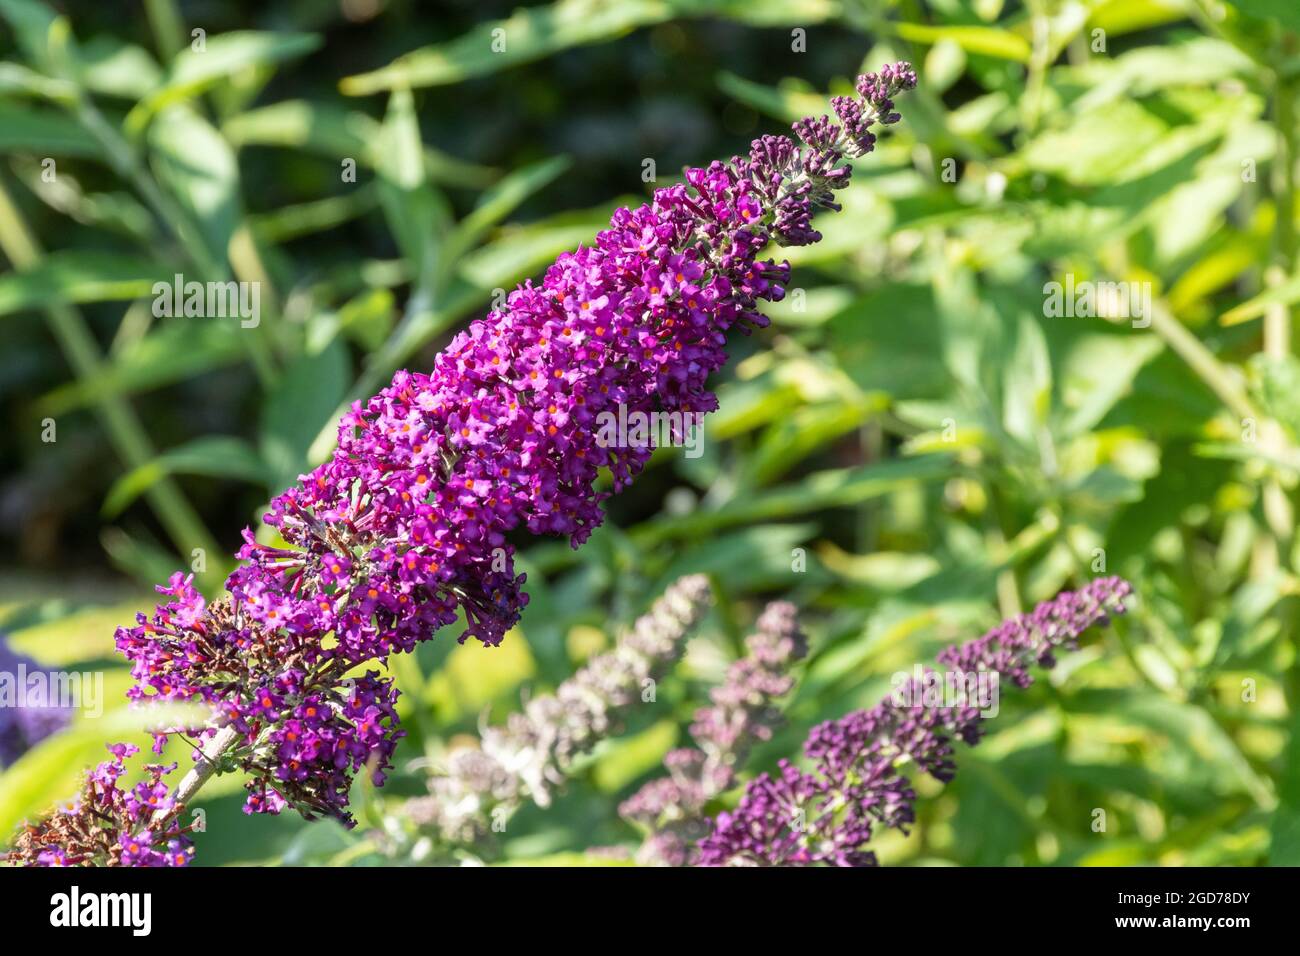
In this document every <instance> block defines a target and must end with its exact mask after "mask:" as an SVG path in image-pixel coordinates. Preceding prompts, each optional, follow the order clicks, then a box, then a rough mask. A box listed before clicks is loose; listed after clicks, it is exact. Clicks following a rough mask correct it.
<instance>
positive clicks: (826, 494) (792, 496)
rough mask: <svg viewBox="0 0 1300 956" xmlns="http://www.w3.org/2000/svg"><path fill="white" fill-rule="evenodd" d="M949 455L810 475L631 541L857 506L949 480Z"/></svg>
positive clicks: (667, 521) (642, 531)
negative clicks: (916, 486)
mask: <svg viewBox="0 0 1300 956" xmlns="http://www.w3.org/2000/svg"><path fill="white" fill-rule="evenodd" d="M952 468H953V464H952V459H951V457H950V456H948V455H925V456H922V457H918V458H905V459H894V460H890V461H884V462H881V463H880V464H876V465H860V466H858V467H856V468H841V469H835V470H832V471H822V472H818V473H817V474H814V475H810V476H809V477H807V478H805V479H804V480H803V481H800V482H797V483H795V484H791V485H782V486H780V487H777V488H773V489H771V490H769V491H763V492H758V493H756V494H751V495H746V496H745V497H743V498H738V499H736V500H734V501H730V502H728V503H726V504H724V505H722V506H720V507H718V508H716V509H713V510H707V511H706V510H699V511H694V512H691V513H690V514H687V515H682V516H680V517H667V516H661V517H659V518H657V519H655V520H654V521H653V522H647V523H646V524H643V525H640V526H638V528H637V529H636V530H635V531H634V532H633V537H634V538H635V539H636V541H637V543H638V544H640V545H642V546H648V545H649V544H651V543H654V542H658V541H662V540H665V539H672V538H677V537H681V536H701V535H707V534H711V533H713V532H715V531H718V530H721V529H723V528H730V527H735V526H736V525H744V524H754V523H758V522H762V521H773V520H780V519H783V518H791V517H795V516H798V515H803V514H807V513H809V512H812V511H818V510H822V509H825V508H839V507H844V506H848V505H856V504H861V503H862V502H864V501H870V500H871V499H872V498H878V497H880V496H881V495H885V494H888V493H889V492H891V491H897V490H898V489H900V488H905V487H907V486H909V485H912V484H915V483H916V482H923V481H933V480H936V479H940V478H947V477H948V476H950V475H951V474H952Z"/></svg>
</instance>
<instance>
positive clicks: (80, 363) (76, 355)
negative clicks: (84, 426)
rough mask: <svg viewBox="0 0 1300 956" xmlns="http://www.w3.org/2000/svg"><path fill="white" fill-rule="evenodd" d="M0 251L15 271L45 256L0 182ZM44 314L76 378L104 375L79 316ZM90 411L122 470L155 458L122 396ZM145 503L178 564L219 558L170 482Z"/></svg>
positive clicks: (103, 399) (155, 488) (50, 310)
mask: <svg viewBox="0 0 1300 956" xmlns="http://www.w3.org/2000/svg"><path fill="white" fill-rule="evenodd" d="M0 250H2V251H3V252H4V254H5V256H6V257H7V258H8V259H9V261H10V263H12V264H13V267H14V269H15V270H17V271H22V270H24V269H30V268H32V267H33V266H35V265H36V264H37V263H39V262H40V260H41V259H42V258H43V255H44V253H43V252H42V250H41V248H40V246H39V245H38V244H37V242H36V238H35V237H34V236H33V235H32V232H31V230H30V229H29V228H28V226H27V223H26V222H25V221H24V220H23V218H22V214H21V213H20V212H19V211H18V207H17V206H15V205H14V203H13V201H12V200H11V199H10V197H9V193H8V192H7V191H6V190H5V188H4V183H3V182H0ZM45 314H46V316H47V317H48V319H49V323H50V328H51V329H52V331H53V332H54V336H55V338H56V339H58V342H59V347H60V348H61V349H62V351H63V354H64V356H65V357H66V358H67V361H68V364H69V365H70V366H72V370H73V372H74V374H75V375H76V376H77V378H78V379H81V380H83V381H88V380H92V379H95V378H97V377H99V376H100V375H101V374H102V373H103V357H102V355H101V354H100V351H99V346H98V344H97V343H96V342H95V338H94V336H93V335H92V334H91V332H90V329H89V327H88V326H87V325H86V322H85V319H83V318H82V316H81V313H80V312H79V311H77V310H76V309H75V308H73V307H72V306H70V305H66V304H64V303H52V304H50V305H48V306H47V307H46V309H45ZM95 409H96V412H97V413H98V415H99V418H100V420H101V421H102V422H103V424H104V429H105V430H106V431H107V432H108V437H109V441H110V442H111V443H112V445H113V448H114V450H115V451H116V452H117V454H118V457H120V458H121V459H122V461H123V462H124V463H125V464H126V465H127V467H129V468H138V467H140V466H141V465H145V464H147V463H148V462H150V461H152V460H153V459H154V458H155V457H156V454H157V453H156V451H155V450H154V448H153V446H152V444H151V443H150V441H149V437H148V435H147V434H146V432H145V430H144V428H143V427H142V426H141V424H140V420H139V419H138V418H136V416H135V412H134V411H133V410H132V409H131V405H130V403H129V402H128V401H127V400H126V399H125V398H124V397H123V396H122V395H120V394H119V393H117V392H112V391H106V392H104V393H102V394H100V396H99V397H98V399H97V401H96V405H95ZM145 498H146V499H147V500H148V502H149V504H150V506H151V507H152V508H153V511H154V513H155V514H156V515H157V516H158V520H159V521H161V522H162V524H163V527H164V528H166V529H167V533H168V535H169V536H170V537H171V539H172V541H173V543H174V544H175V545H176V547H177V548H178V549H179V550H180V553H181V556H182V558H184V557H186V556H187V555H190V554H191V553H192V552H193V550H194V549H195V548H202V549H203V550H204V551H205V552H206V553H207V554H209V555H211V556H213V557H215V556H216V555H218V554H220V548H219V546H218V545H217V542H216V540H215V539H214V538H213V537H212V535H211V534H210V533H209V532H208V529H207V528H206V527H204V525H203V521H202V519H201V518H200V517H199V515H198V512H196V511H195V510H194V508H193V507H192V506H191V505H190V503H189V501H188V500H186V498H185V496H184V495H183V494H182V493H181V490H180V488H179V486H178V485H177V484H176V482H175V480H174V479H172V478H170V477H165V478H161V479H159V480H158V481H157V482H156V483H155V484H154V485H152V486H151V487H150V488H149V490H148V491H146V492H145Z"/></svg>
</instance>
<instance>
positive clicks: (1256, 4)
mask: <svg viewBox="0 0 1300 956" xmlns="http://www.w3.org/2000/svg"><path fill="white" fill-rule="evenodd" d="M1227 2H1228V3H1229V4H1230V5H1231V6H1234V7H1236V8H1237V9H1238V10H1240V11H1241V12H1242V13H1244V14H1246V15H1247V16H1250V17H1254V18H1256V19H1257V20H1272V21H1274V22H1276V23H1278V24H1280V25H1281V26H1282V27H1284V28H1285V29H1287V30H1290V31H1291V32H1293V33H1298V32H1300V7H1297V6H1296V5H1295V4H1294V3H1293V2H1292V0H1227Z"/></svg>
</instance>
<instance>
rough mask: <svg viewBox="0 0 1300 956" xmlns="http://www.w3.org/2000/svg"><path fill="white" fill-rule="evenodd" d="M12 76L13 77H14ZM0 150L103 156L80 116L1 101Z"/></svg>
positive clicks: (96, 157)
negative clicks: (76, 117)
mask: <svg viewBox="0 0 1300 956" xmlns="http://www.w3.org/2000/svg"><path fill="white" fill-rule="evenodd" d="M11 78H12V77H11ZM0 150H3V151H4V152H6V153H10V152H14V153H17V152H32V153H37V154H39V155H41V156H77V157H83V158H86V159H100V158H101V156H102V154H101V152H100V148H99V144H98V143H97V142H95V139H94V137H92V136H91V135H90V134H89V133H88V132H86V130H85V128H84V127H82V125H81V124H80V123H78V122H77V121H76V120H73V119H69V118H68V117H67V116H64V115H63V114H62V113H56V112H54V111H53V110H44V109H39V110H37V109H27V108H26V107H22V106H17V105H15V104H13V103H3V102H0Z"/></svg>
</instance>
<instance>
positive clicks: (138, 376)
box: [40, 318, 249, 416]
mask: <svg viewBox="0 0 1300 956" xmlns="http://www.w3.org/2000/svg"><path fill="white" fill-rule="evenodd" d="M247 334H249V332H248V330H247V329H241V328H240V327H239V323H238V321H235V320H227V319H191V318H172V319H166V320H164V321H162V322H161V323H160V324H159V325H158V326H157V327H156V328H155V329H153V331H151V332H150V333H149V334H148V335H146V336H144V337H143V338H142V339H139V340H138V341H135V342H132V343H130V344H129V345H127V346H126V347H124V348H123V349H122V350H121V351H119V352H117V353H116V354H115V355H114V356H113V357H112V359H111V360H110V361H109V362H108V363H107V364H106V365H105V366H104V367H103V369H101V370H100V371H99V372H98V373H97V374H95V375H94V376H89V377H86V378H83V379H79V380H77V381H72V382H68V383H66V384H64V385H61V386H59V387H58V388H55V389H53V390H52V391H50V392H49V393H48V394H47V395H46V396H45V397H44V398H43V399H42V400H41V402H40V408H41V410H42V411H43V413H44V414H48V415H55V416H57V415H61V414H63V413H64V412H67V411H70V410H72V409H74V408H81V407H84V406H86V405H90V404H93V403H95V402H98V401H100V400H102V399H103V398H105V397H107V396H109V395H113V394H122V395H126V394H131V393H134V392H141V391H145V390H148V389H151V388H157V387H159V386H162V385H169V384H171V383H172V382H180V381H185V380H186V379H188V378H190V377H192V376H195V375H198V374H200V373H202V372H206V371H209V370H211V369H214V368H218V367H220V366H223V365H229V364H231V363H233V362H235V361H237V360H238V359H239V358H240V357H241V356H243V355H245V354H246V353H245V351H244V348H243V344H242V342H241V340H240V336H241V335H247Z"/></svg>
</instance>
